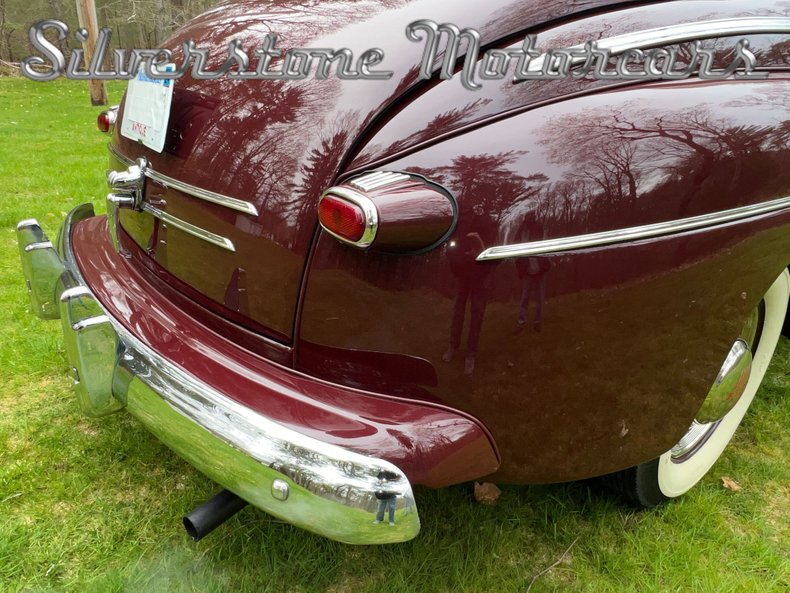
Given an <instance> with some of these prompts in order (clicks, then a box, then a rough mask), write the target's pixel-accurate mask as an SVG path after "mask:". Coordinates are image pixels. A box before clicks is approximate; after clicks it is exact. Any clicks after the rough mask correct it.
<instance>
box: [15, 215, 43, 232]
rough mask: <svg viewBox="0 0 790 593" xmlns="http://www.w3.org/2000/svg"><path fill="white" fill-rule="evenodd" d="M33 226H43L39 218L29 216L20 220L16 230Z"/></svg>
mask: <svg viewBox="0 0 790 593" xmlns="http://www.w3.org/2000/svg"><path fill="white" fill-rule="evenodd" d="M31 227H38V228H41V225H40V224H39V223H38V220H36V219H35V218H27V219H25V220H20V221H19V222H18V223H17V225H16V230H18V231H21V230H22V229H27V228H31Z"/></svg>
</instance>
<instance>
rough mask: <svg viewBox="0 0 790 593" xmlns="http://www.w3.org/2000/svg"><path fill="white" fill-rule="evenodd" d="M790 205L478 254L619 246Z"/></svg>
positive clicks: (786, 201) (495, 256)
mask: <svg viewBox="0 0 790 593" xmlns="http://www.w3.org/2000/svg"><path fill="white" fill-rule="evenodd" d="M786 208H790V197H786V198H780V199H778V200H771V201H770V202H762V203H760V204H754V205H751V206H742V207H740V208H733V209H731V210H722V211H721V212H714V213H712V214H703V215H701V216H693V217H690V218H681V219H679V220H673V221H670V222H660V223H657V224H649V225H645V226H638V227H630V228H626V229H619V230H616V231H604V232H601V233H591V234H589V235H577V236H574V237H565V238H562V239H548V240H546V241H535V242H532V243H519V244H515V245H503V246H500V247H490V248H488V249H486V250H485V251H483V252H482V253H480V255H478V256H477V261H493V260H499V259H508V258H511V257H530V256H536V255H549V254H553V253H562V252H565V251H576V250H579V249H589V248H591V247H605V246H608V245H617V244H619V243H628V242H630V241H640V240H642V239H653V238H657V237H668V236H670V235H675V234H678V233H683V232H686V231H693V230H697V229H704V228H708V227H714V226H718V225H722V224H725V223H728V222H737V221H741V220H747V219H750V218H754V217H756V216H761V215H763V214H771V213H772V212H778V211H780V210H784V209H786Z"/></svg>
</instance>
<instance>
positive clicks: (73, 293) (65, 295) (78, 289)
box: [60, 286, 93, 303]
mask: <svg viewBox="0 0 790 593" xmlns="http://www.w3.org/2000/svg"><path fill="white" fill-rule="evenodd" d="M80 297H90V298H93V294H92V293H91V291H90V290H89V289H88V287H87V286H75V287H73V288H67V289H66V290H64V291H63V292H62V293H61V295H60V302H62V303H65V302H66V301H70V300H71V299H77V298H80Z"/></svg>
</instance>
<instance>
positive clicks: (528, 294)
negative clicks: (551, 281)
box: [516, 212, 551, 331]
mask: <svg viewBox="0 0 790 593" xmlns="http://www.w3.org/2000/svg"><path fill="white" fill-rule="evenodd" d="M542 239H543V227H541V225H540V223H538V221H537V219H536V218H535V214H534V213H533V212H530V213H529V214H527V216H526V217H525V218H524V221H523V222H522V223H521V228H520V229H519V240H518V242H519V243H532V242H535V241H540V240H542ZM550 267H551V264H550V263H549V260H548V259H547V258H545V257H522V258H520V259H517V260H516V272H517V273H518V277H519V279H520V280H521V282H522V289H521V305H520V307H519V311H518V321H517V323H518V329H519V330H522V329H524V327H525V326H526V325H527V317H528V312H529V301H530V299H534V300H535V321H533V322H532V327H533V328H534V329H535V331H540V326H541V323H542V322H543V302H544V300H545V299H546V273H547V272H548V271H549V268H550Z"/></svg>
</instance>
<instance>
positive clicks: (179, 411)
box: [17, 204, 420, 544]
mask: <svg viewBox="0 0 790 593" xmlns="http://www.w3.org/2000/svg"><path fill="white" fill-rule="evenodd" d="M93 215H94V214H93V208H92V206H91V205H89V204H85V205H82V206H79V207H77V208H75V209H74V210H73V211H72V212H71V213H70V214H69V215H68V217H67V218H66V221H65V223H64V225H63V228H62V230H61V232H60V236H59V238H58V240H57V241H56V243H55V244H52V243H51V242H50V241H49V239H48V238H47V236H46V235H45V234H44V232H43V231H42V229H41V227H40V225H39V224H38V223H37V222H36V221H35V220H26V221H23V222H21V223H20V224H19V225H18V227H17V240H18V243H19V250H20V256H21V259H22V268H23V271H24V274H25V280H26V283H27V287H28V291H29V293H30V300H31V305H32V307H33V311H34V312H35V313H36V314H37V315H38V316H39V317H42V318H45V319H55V318H58V317H59V318H60V319H61V322H62V326H63V334H64V340H65V345H66V353H67V357H68V359H69V364H70V366H71V368H72V373H73V375H74V380H75V388H76V391H77V395H78V400H79V403H80V406H81V408H82V409H83V411H84V412H86V413H87V414H90V415H94V416H101V415H105V414H108V413H112V412H115V411H117V410H120V409H122V408H126V409H127V410H128V411H129V412H130V413H132V414H133V415H134V416H135V417H137V418H138V419H139V420H140V421H141V422H142V423H143V424H144V425H145V426H146V427H147V428H148V429H149V430H150V431H151V432H153V433H154V434H155V435H156V436H157V437H158V438H159V439H160V440H162V441H163V442H164V443H165V444H167V445H168V446H169V447H170V448H171V449H173V450H174V451H175V452H176V453H178V454H179V455H180V456H182V457H183V458H185V459H186V460H187V461H189V462H190V463H191V464H192V465H194V466H195V467H196V468H197V469H199V470H200V471H202V472H203V473H205V474H206V475H207V476H209V477H210V478H212V479H213V480H215V481H216V482H218V483H220V484H222V485H223V486H224V487H226V488H228V489H229V490H231V491H233V492H235V493H236V494H238V495H239V496H240V497H242V498H243V499H245V500H247V501H248V502H250V503H251V504H253V505H255V506H257V507H259V508H261V509H263V510H265V511H267V512H269V513H271V514H272V515H274V516H276V517H278V518H281V519H283V520H285V521H288V522H289V523H292V524H294V525H297V526H300V527H303V528H305V529H307V530H309V531H312V532H315V533H318V534H320V535H323V536H325V537H329V538H331V539H335V540H338V541H342V542H346V543H352V544H383V543H396V542H402V541H406V540H409V539H412V538H413V537H415V536H416V535H417V533H418V532H419V529H420V520H419V516H418V513H417V509H416V506H415V503H414V497H413V494H412V488H411V484H410V482H409V479H408V478H407V477H406V475H405V474H404V473H403V472H402V471H401V470H400V469H399V468H398V467H396V466H395V465H394V464H392V463H390V462H388V461H386V460H383V459H377V458H374V457H369V456H366V455H362V454H360V453H356V452H354V451H350V450H347V449H344V448H342V447H339V446H336V445H333V444H328V443H324V442H321V441H319V440H317V439H315V438H312V437H310V436H306V435H304V434H301V433H299V432H296V431H294V430H292V429H290V428H288V427H286V426H283V425H282V424H279V423H277V422H274V421H272V420H270V419H269V418H267V417H265V416H264V415H262V414H260V413H258V412H257V411H255V410H252V409H250V408H248V407H246V406H244V405H241V404H240V403H238V402H237V401H235V400H233V399H231V398H229V397H227V396H226V395H224V394H222V393H220V392H219V391H217V390H216V389H214V388H213V387H212V386H210V385H208V384H206V383H205V382H203V381H201V380H199V379H197V378H196V377H194V376H193V375H191V374H190V373H188V372H186V371H185V370H183V369H182V368H180V367H178V366H176V365H175V364H172V363H171V362H169V361H168V360H166V359H164V358H163V357H162V356H160V355H159V354H157V352H155V351H154V350H152V349H151V348H149V347H148V346H146V345H145V344H144V343H142V342H141V341H140V340H139V339H138V338H137V337H135V336H134V335H133V334H132V333H131V332H129V331H128V330H127V329H126V328H125V327H124V326H123V325H122V324H121V323H120V322H119V321H118V320H117V319H114V318H113V316H112V315H110V314H109V313H108V311H106V310H105V309H104V308H103V307H102V305H101V304H100V303H99V302H98V300H97V299H96V298H95V297H94V296H93V294H92V292H91V290H90V288H89V287H88V286H87V285H86V283H85V282H84V281H83V279H82V275H81V273H80V270H79V268H78V266H77V265H76V262H75V259H74V254H73V252H72V249H71V239H70V237H71V227H72V226H73V225H74V224H76V223H77V222H78V221H80V220H82V219H84V218H88V217H92V216H93ZM382 490H385V491H386V492H387V493H388V494H387V497H388V498H389V500H392V498H394V499H395V507H396V510H395V520H394V524H390V522H389V521H385V522H384V523H383V524H378V522H377V521H375V519H376V516H377V514H380V511H381V510H383V509H384V508H385V507H386V508H387V510H389V506H390V505H391V503H388V502H387V504H383V503H382V501H380V500H379V499H377V498H376V492H377V491H378V492H379V493H381V491H382ZM385 502H386V499H385Z"/></svg>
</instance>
